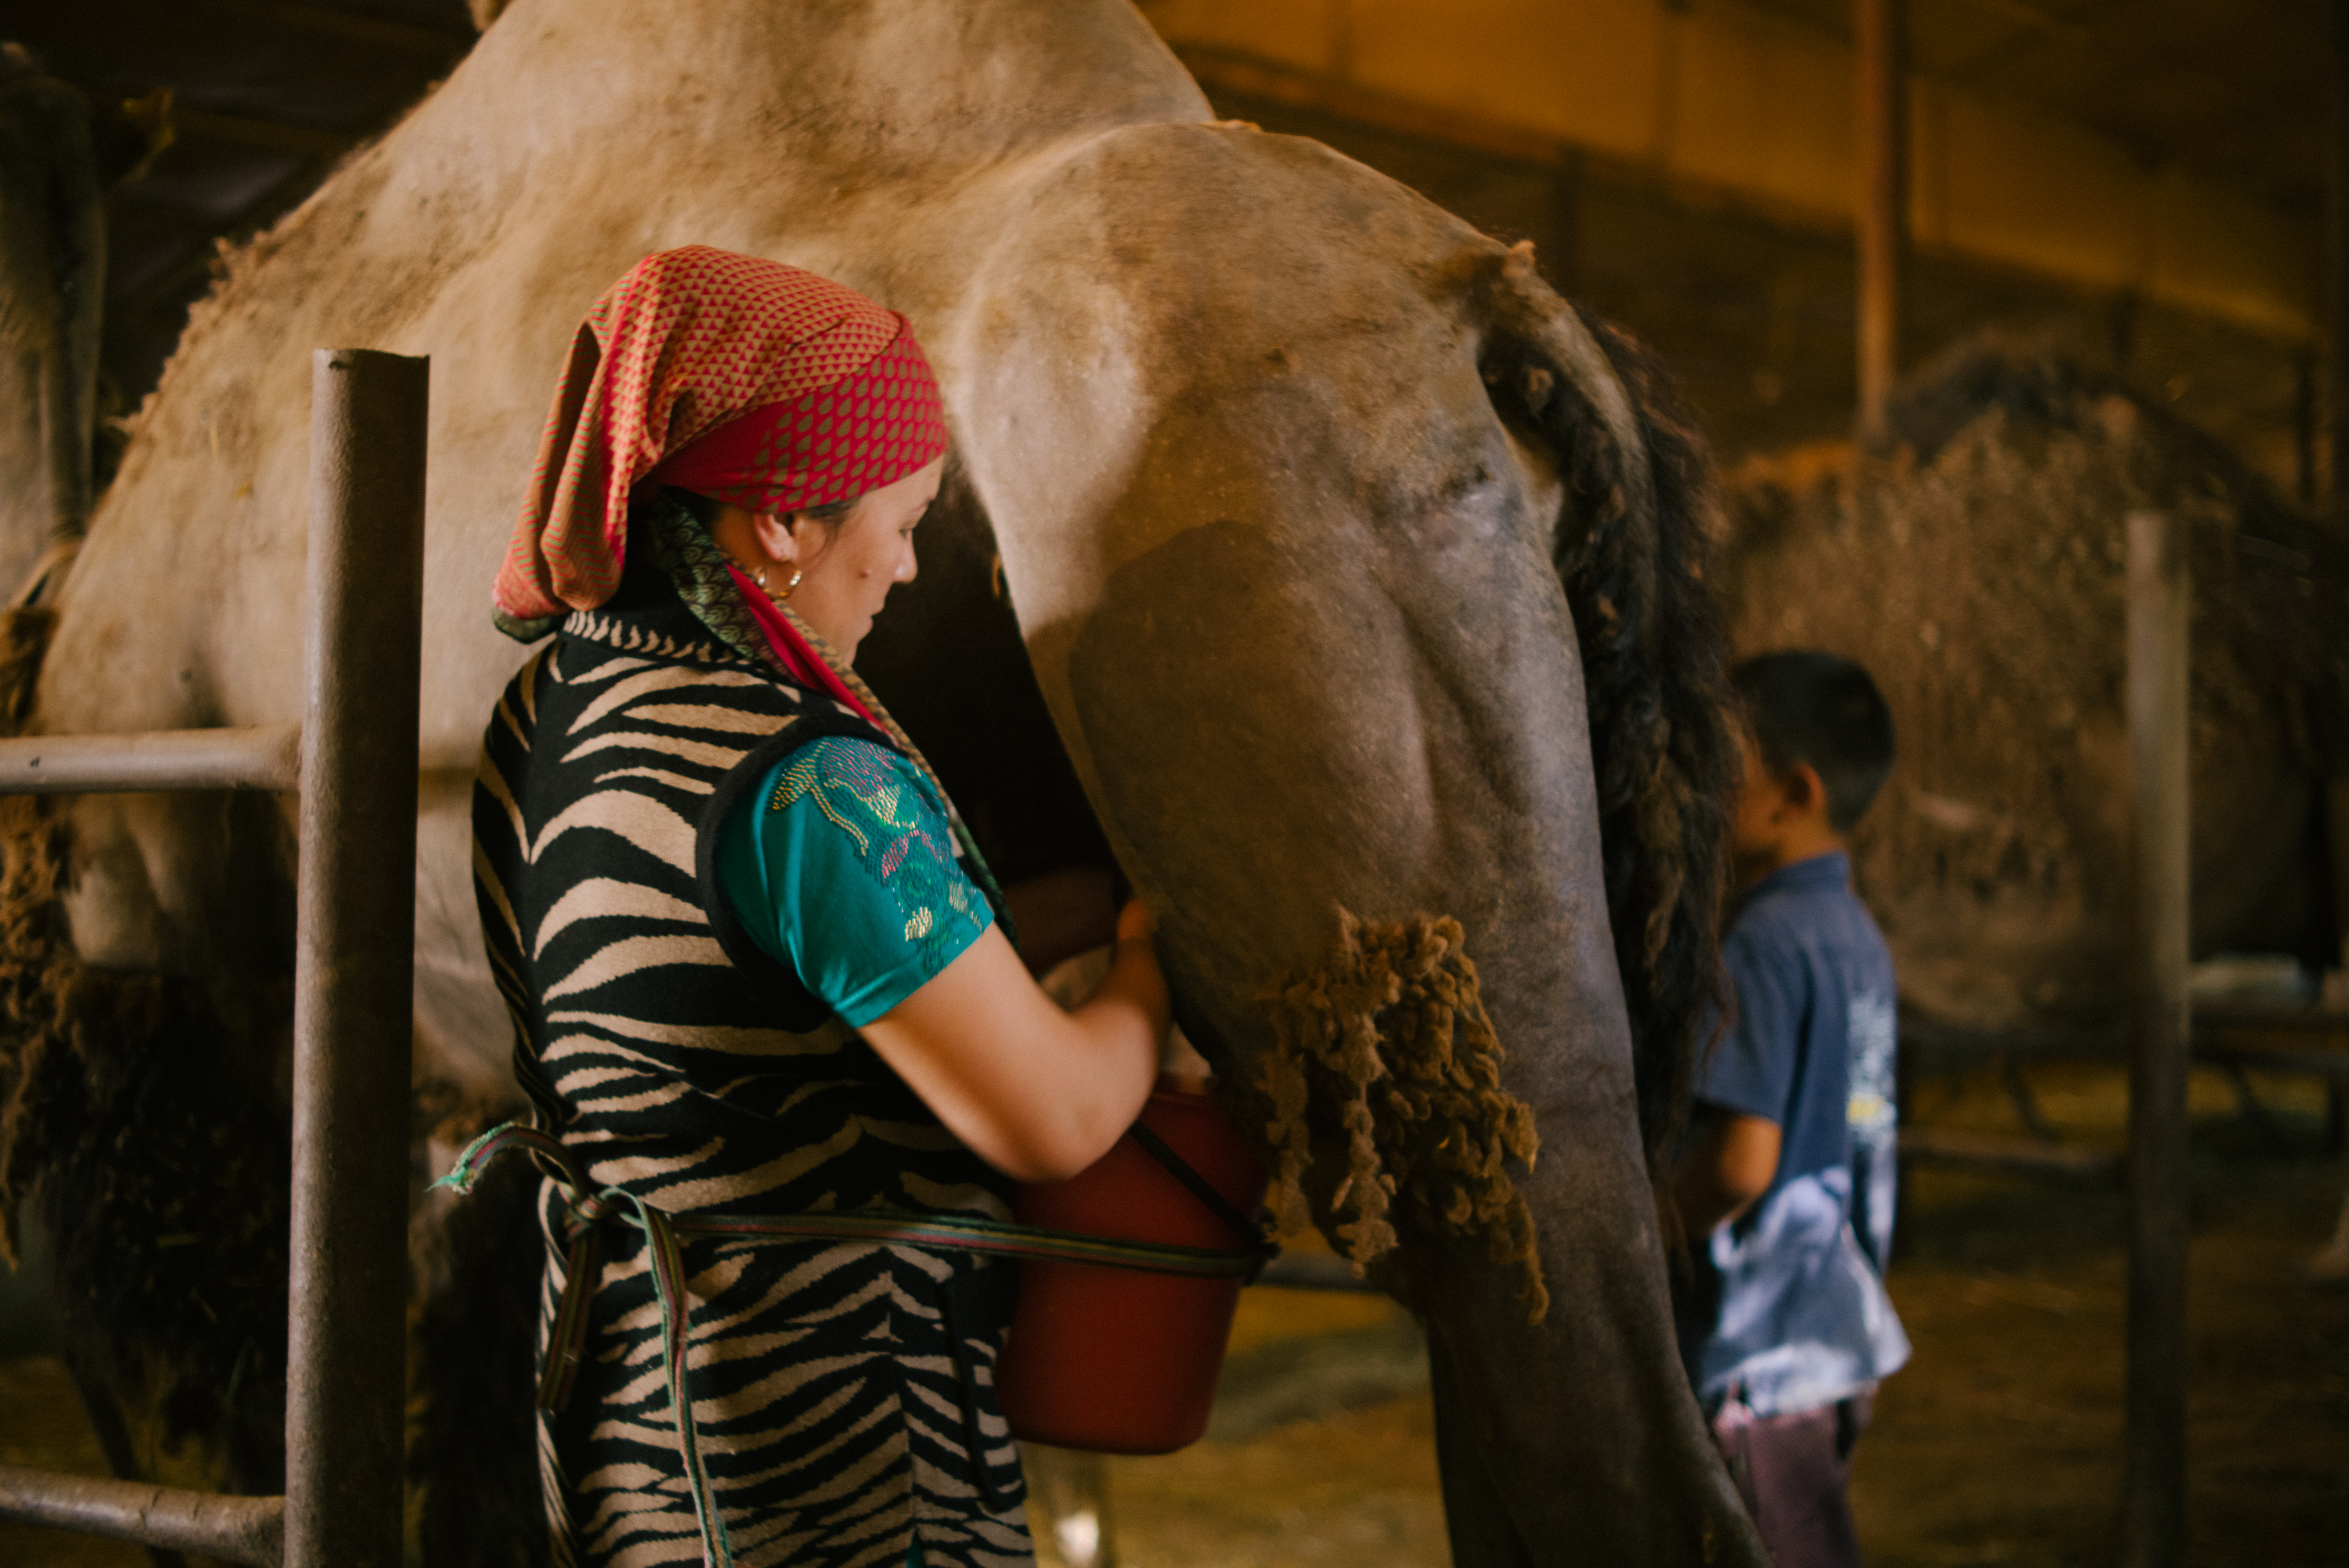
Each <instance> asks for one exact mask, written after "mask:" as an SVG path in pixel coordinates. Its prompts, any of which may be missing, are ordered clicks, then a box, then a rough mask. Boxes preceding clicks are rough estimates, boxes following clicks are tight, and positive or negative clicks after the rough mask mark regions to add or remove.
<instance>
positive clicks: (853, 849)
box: [718, 736, 995, 1028]
mask: <svg viewBox="0 0 2349 1568" xmlns="http://www.w3.org/2000/svg"><path fill="white" fill-rule="evenodd" d="M719 833H720V836H719V868H718V880H719V886H720V887H721V888H722V889H723V890H724V892H725V894H726V897H727V898H728V899H729V900H730V901H731V902H732V903H733V905H734V913H735V915H736V916H737V917H738V918H739V919H740V921H741V922H742V924H743V925H744V927H745V928H747V929H748V930H749V932H750V938H751V940H752V941H754V942H756V943H757V944H759V945H760V947H761V948H762V949H763V950H764V951H765V952H766V953H767V954H768V955H769V956H771V957H773V958H775V959H778V960H780V961H781V962H782V963H784V964H786V965H790V966H791V969H792V973H793V974H795V975H798V976H799V977H800V981H801V984H802V985H805V986H807V988H808V989H809V990H810V991H812V992H813V993H815V995H817V996H819V997H821V998H822V999H823V1001H824V1002H825V1003H826V1004H828V1005H829V1006H831V1008H832V1010H833V1012H835V1013H837V1014H839V1015H840V1016H841V1017H843V1018H844V1019H845V1020H847V1022H848V1023H849V1024H850V1025H851V1026H854V1027H856V1028H863V1027H864V1026H865V1025H867V1024H869V1023H871V1022H872V1021H873V1020H874V1019H875V1018H877V1017H879V1016H881V1015H882V1014H884V1013H885V1012H887V1011H888V1010H889V1009H890V1008H892V1007H894V1006H896V1005H897V1004H898V1003H900V1002H902V1001H904V1000H905V998H906V997H908V996H910V995H913V994H914V993H915V992H916V991H918V990H920V989H921V988H922V986H923V985H925V984H926V982H928V981H929V980H930V979H931V978H932V977H933V976H934V975H936V974H937V972H938V971H939V970H941V969H944V968H945V967H946V966H947V965H949V964H951V963H953V962H954V961H955V959H956V958H957V957H959V956H960V955H961V954H962V952H963V950H964V949H966V948H968V946H969V945H970V944H972V943H974V942H976V941H978V937H979V934H980V933H982V932H984V931H985V930H986V929H987V928H988V926H989V925H991V924H993V923H994V922H995V912H994V911H993V910H992V909H991V908H989V907H988V902H987V899H986V896H985V895H984V894H982V893H981V892H979V891H978V888H977V887H976V886H974V885H973V884H972V882H971V881H970V879H969V878H968V876H966V875H964V874H963V870H962V867H961V866H960V865H959V864H958V863H957V861H956V860H955V852H954V830H953V829H952V828H950V827H949V826H948V825H947V816H946V809H945V807H944V805H943V804H942V803H941V802H939V801H938V800H937V799H935V798H934V797H933V796H932V794H931V791H930V786H929V780H928V779H925V778H924V777H923V776H922V773H921V770H920V769H917V768H916V767H915V766H914V764H913V763H912V762H911V761H910V760H908V759H907V758H904V757H901V756H899V755H898V754H897V753H896V752H895V751H892V750H890V749H888V748H885V747H880V746H875V745H874V744H873V743H872V742H870V741H866V740H857V739H854V738H849V737H846V736H824V737H822V738H818V739H815V740H812V741H810V742H809V743H808V744H807V745H805V746H803V747H802V748H800V749H799V750H797V751H794V752H792V754H791V755H790V756H789V757H786V758H783V759H782V760H781V762H778V763H777V764H775V766H774V767H773V768H772V769H771V770H769V772H768V774H767V776H766V778H765V779H762V780H761V782H760V785H759V788H758V789H755V790H753V791H751V792H750V793H748V794H746V795H744V796H743V797H742V800H741V803H740V804H739V805H737V806H736V807H734V808H733V811H732V814H731V815H730V817H729V818H728V819H727V821H726V824H725V826H724V827H723V828H722V829H720V830H719Z"/></svg>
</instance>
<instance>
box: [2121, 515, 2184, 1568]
mask: <svg viewBox="0 0 2349 1568" xmlns="http://www.w3.org/2000/svg"><path fill="white" fill-rule="evenodd" d="M2192 602H2193V592H2192V583H2191V580H2190V578H2189V574H2188V571H2187V558H2186V527H2185V524H2184V522H2183V521H2182V520H2180V519H2178V518H2177V517H2174V516H2171V515H2169V514H2168V513H2164V512H2151V511H2140V512H2132V513H2131V514H2130V515H2129V520H2128V726H2129V774H2130V782H2131V786H2132V792H2133V794H2134V797H2135V799H2134V806H2135V814H2134V820H2135V824H2136V845H2137V856H2136V859H2137V887H2136V895H2137V896H2136V900H2135V903H2136V910H2137V965H2136V974H2135V976H2134V979H2135V984H2134V985H2133V987H2132V990H2133V1003H2134V1005H2133V1007H2132V1019H2131V1022H2132V1024H2133V1026H2134V1027H2133V1034H2134V1040H2133V1047H2134V1048H2133V1049H2132V1050H2131V1052H2130V1056H2129V1296H2128V1435H2127V1462H2126V1465H2125V1467H2124V1470H2123V1479H2122V1483H2121V1548H2122V1549H2121V1561H2122V1563H2124V1564H2126V1565H2127V1568H2177V1565H2178V1563H2182V1562H2183V1561H2184V1560H2185V1551H2186V1365H2187V1340H2186V1259H2187V1240H2188V1233H2187V1166H2186V1159H2187V1145H2186V1069H2187V1051H2188V1048H2189V1041H2190V1038H2191V1027H2190V1019H2189V1016H2188V1011H2187V995H2186V960H2187V936H2188V920H2189V906H2188V903H2187V897H2188V873H2189V859H2188V849H2189V844H2188V801H2187V783H2188V779H2187V744H2188V731H2187V697H2188V686H2187V662H2186V645H2187V626H2188V616H2189V610H2190V607H2191V604H2192Z"/></svg>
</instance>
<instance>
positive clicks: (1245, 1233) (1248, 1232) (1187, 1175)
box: [1131, 1121, 1280, 1284]
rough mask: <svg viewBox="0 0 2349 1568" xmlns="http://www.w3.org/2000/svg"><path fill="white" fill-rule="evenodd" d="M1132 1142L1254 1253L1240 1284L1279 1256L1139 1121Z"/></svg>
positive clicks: (1256, 1229) (1272, 1245)
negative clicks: (1204, 1205)
mask: <svg viewBox="0 0 2349 1568" xmlns="http://www.w3.org/2000/svg"><path fill="white" fill-rule="evenodd" d="M1131 1130H1132V1132H1133V1141H1134V1142H1135V1143H1137V1144H1139V1145H1141V1147H1142V1151H1143V1153H1144V1154H1147V1155H1149V1156H1150V1158H1152V1159H1153V1160H1155V1161H1158V1163H1159V1164H1160V1165H1161V1166H1163V1167H1164V1168H1165V1171H1166V1174H1168V1175H1169V1176H1172V1177H1174V1180H1176V1181H1180V1182H1181V1183H1183V1185H1184V1186H1185V1187H1186V1188H1188V1189H1189V1190H1190V1193H1191V1196H1193V1197H1194V1198H1196V1199H1198V1200H1199V1202H1202V1203H1205V1204H1206V1206H1207V1212H1209V1213H1211V1214H1213V1215H1215V1216H1216V1218H1217V1219H1218V1220H1221V1221H1222V1222H1224V1223H1225V1224H1226V1225H1228V1226H1230V1227H1231V1232H1232V1234H1233V1235H1235V1236H1237V1237H1238V1238H1239V1239H1240V1241H1241V1242H1242V1243H1245V1244H1247V1246H1248V1250H1249V1251H1251V1252H1253V1253H1255V1254H1256V1263H1255V1264H1253V1265H1252V1266H1251V1267H1250V1268H1249V1269H1248V1271H1247V1274H1245V1275H1243V1276H1241V1281H1240V1283H1241V1284H1255V1283H1256V1278H1257V1275H1258V1274H1262V1273H1263V1272H1264V1265H1265V1264H1268V1263H1270V1262H1271V1261H1272V1260H1273V1259H1275V1258H1277V1257H1278V1256H1279V1255H1280V1248H1279V1247H1278V1245H1276V1244H1275V1243H1273V1242H1272V1240H1271V1239H1270V1238H1269V1237H1268V1236H1266V1235H1265V1234H1264V1233H1263V1231H1262V1229H1261V1228H1260V1227H1259V1226H1258V1225H1257V1224H1256V1222H1253V1221H1251V1220H1249V1219H1248V1218H1247V1216H1246V1215H1244V1214H1242V1213H1241V1212H1239V1211H1238V1210H1237V1209H1236V1208H1234V1207H1233V1206H1232V1203H1231V1201H1230V1200H1229V1199H1227V1198H1226V1197H1225V1196H1224V1195H1223V1194H1222V1193H1221V1192H1218V1191H1216V1189H1215V1188H1214V1186H1213V1185H1211V1184H1210V1183H1209V1182H1208V1181H1207V1179H1206V1177H1205V1176H1202V1175H1200V1174H1199V1173H1198V1172H1197V1171H1195V1170H1193V1169H1192V1168H1191V1162H1190V1161H1187V1160H1185V1159H1184V1158H1183V1157H1182V1156H1181V1155H1179V1154H1177V1153H1175V1152H1174V1149H1173V1148H1172V1147H1171V1146H1169V1145H1168V1143H1167V1141H1166V1140H1164V1139H1163V1138H1161V1137H1159V1136H1158V1134H1156V1133H1154V1132H1153V1131H1151V1130H1150V1129H1148V1128H1147V1127H1144V1126H1143V1124H1142V1123H1140V1122H1138V1121H1137V1122H1135V1123H1134V1124H1133V1128H1132V1129H1131Z"/></svg>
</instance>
